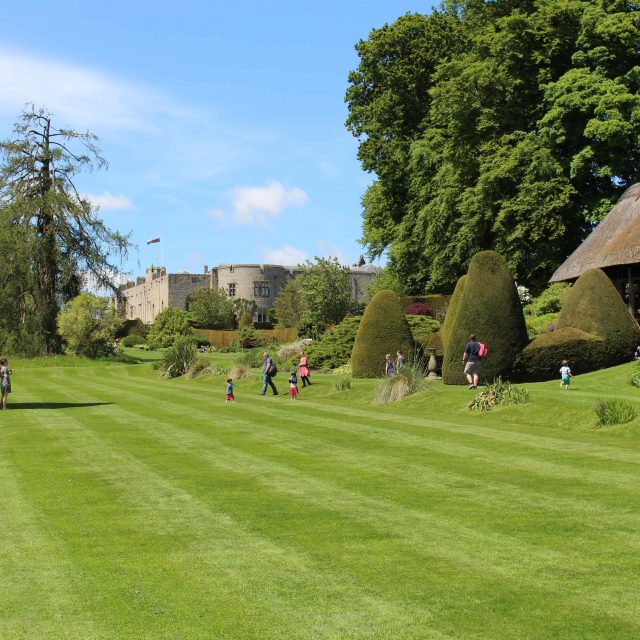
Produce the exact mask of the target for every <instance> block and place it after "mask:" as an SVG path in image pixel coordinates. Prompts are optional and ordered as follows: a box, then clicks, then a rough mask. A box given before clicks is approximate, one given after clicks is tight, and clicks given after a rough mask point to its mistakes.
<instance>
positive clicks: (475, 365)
mask: <svg viewBox="0 0 640 640" xmlns="http://www.w3.org/2000/svg"><path fill="white" fill-rule="evenodd" d="M483 347H484V345H482V343H480V342H478V340H477V339H476V334H475V333H472V334H471V335H470V336H469V342H467V346H466V347H465V348H464V353H463V354H462V364H463V365H464V373H465V375H466V376H467V382H468V383H469V389H477V388H478V383H479V382H480V363H481V362H482V358H483V357H484V355H483V353H482V351H483ZM638 349H640V347H638ZM485 350H486V348H485ZM571 378H573V373H571V367H569V362H568V361H567V360H563V361H562V363H561V365H560V388H561V389H568V388H569V385H570V384H571Z"/></svg>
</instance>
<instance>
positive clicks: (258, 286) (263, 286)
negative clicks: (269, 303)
mask: <svg viewBox="0 0 640 640" xmlns="http://www.w3.org/2000/svg"><path fill="white" fill-rule="evenodd" d="M253 297H254V298H268V297H269V283H268V282H266V281H263V282H254V283H253Z"/></svg>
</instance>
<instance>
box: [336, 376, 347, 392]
mask: <svg viewBox="0 0 640 640" xmlns="http://www.w3.org/2000/svg"><path fill="white" fill-rule="evenodd" d="M350 389H351V378H344V377H342V376H340V377H339V378H338V379H337V380H336V381H335V382H334V383H333V390H334V391H349V390H350Z"/></svg>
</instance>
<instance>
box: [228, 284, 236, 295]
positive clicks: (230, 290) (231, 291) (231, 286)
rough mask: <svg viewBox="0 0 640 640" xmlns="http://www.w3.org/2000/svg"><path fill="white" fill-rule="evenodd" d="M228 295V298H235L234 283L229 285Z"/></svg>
mask: <svg viewBox="0 0 640 640" xmlns="http://www.w3.org/2000/svg"><path fill="white" fill-rule="evenodd" d="M228 294H229V297H230V298H235V297H236V283H235V282H231V283H229V290H228Z"/></svg>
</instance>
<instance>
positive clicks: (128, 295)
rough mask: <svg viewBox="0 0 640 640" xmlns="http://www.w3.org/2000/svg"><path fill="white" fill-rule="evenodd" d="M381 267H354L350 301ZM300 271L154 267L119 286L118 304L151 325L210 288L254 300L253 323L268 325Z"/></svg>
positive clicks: (269, 266) (264, 266)
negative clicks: (278, 300)
mask: <svg viewBox="0 0 640 640" xmlns="http://www.w3.org/2000/svg"><path fill="white" fill-rule="evenodd" d="M378 272H379V267H376V266H375V265H372V264H365V265H362V266H354V267H351V268H350V269H349V275H350V276H351V298H352V300H354V301H355V302H361V301H363V300H364V299H365V298H366V290H367V286H368V285H369V284H370V283H371V281H372V280H373V279H374V278H375V277H376V275H377V274H378ZM300 273H301V269H300V267H298V266H296V267H292V266H290V267H288V266H282V265H277V264H221V265H218V266H217V267H214V268H213V269H211V270H210V269H209V268H208V267H207V266H206V265H205V267H204V272H203V273H198V274H194V273H188V272H187V271H182V272H180V273H167V270H166V269H165V267H154V266H151V267H149V268H148V269H147V272H146V275H145V276H138V278H137V279H136V281H135V282H134V281H133V280H130V281H128V282H127V283H126V284H122V285H120V287H119V288H118V294H117V296H116V299H115V301H114V302H115V304H116V306H117V308H118V310H119V311H120V313H121V314H122V316H123V317H124V318H126V319H127V320H135V319H136V318H139V319H140V320H141V321H142V322H144V323H145V324H151V323H152V322H153V321H154V320H155V319H156V316H157V315H158V314H159V313H160V312H161V311H162V310H164V309H166V308H167V307H177V308H179V309H187V302H188V298H189V296H190V295H191V294H192V293H194V292H195V291H197V290H198V289H203V288H205V287H209V288H211V289H222V290H224V291H225V292H226V294H227V295H228V296H229V297H230V298H242V299H245V300H253V301H254V302H255V303H256V312H255V314H254V316H253V320H254V322H266V320H267V312H268V310H269V308H270V307H272V306H273V303H274V302H275V299H276V298H277V297H278V294H279V293H280V289H281V288H282V287H283V285H285V284H286V283H287V282H290V281H292V280H294V279H295V278H296V277H297V276H298V275H300Z"/></svg>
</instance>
